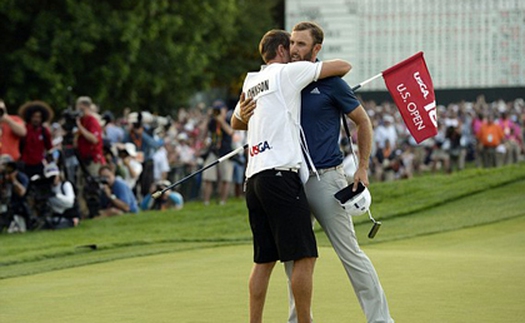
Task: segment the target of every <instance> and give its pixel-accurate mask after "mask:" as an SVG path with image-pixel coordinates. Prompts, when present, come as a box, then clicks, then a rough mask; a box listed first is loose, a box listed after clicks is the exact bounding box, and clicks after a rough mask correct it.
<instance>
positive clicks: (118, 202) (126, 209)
mask: <svg viewBox="0 0 525 323" xmlns="http://www.w3.org/2000/svg"><path fill="white" fill-rule="evenodd" d="M111 204H113V205H114V206H115V207H117V208H118V209H120V210H122V211H124V212H129V210H130V208H129V205H128V204H127V203H126V202H124V201H122V200H119V199H118V198H116V197H115V198H112V199H111Z"/></svg>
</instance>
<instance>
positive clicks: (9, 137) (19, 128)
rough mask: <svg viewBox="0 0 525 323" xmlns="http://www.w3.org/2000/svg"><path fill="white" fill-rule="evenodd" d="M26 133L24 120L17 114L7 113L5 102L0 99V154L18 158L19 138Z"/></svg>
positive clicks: (14, 158)
mask: <svg viewBox="0 0 525 323" xmlns="http://www.w3.org/2000/svg"><path fill="white" fill-rule="evenodd" d="M26 133H27V130H26V126H25V125H24V121H23V120H22V119H20V117H18V116H14V115H8V114H7V108H6V106H5V102H4V101H3V100H1V99H0V155H4V154H7V155H9V156H11V158H13V160H15V161H16V160H18V159H19V158H20V150H19V145H20V138H21V137H24V136H25V135H26Z"/></svg>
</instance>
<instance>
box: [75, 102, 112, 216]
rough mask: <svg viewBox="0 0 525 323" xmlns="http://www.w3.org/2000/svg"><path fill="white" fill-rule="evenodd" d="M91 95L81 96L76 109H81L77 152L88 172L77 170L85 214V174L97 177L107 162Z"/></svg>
mask: <svg viewBox="0 0 525 323" xmlns="http://www.w3.org/2000/svg"><path fill="white" fill-rule="evenodd" d="M92 104H93V102H92V101H91V98H90V97H87V96H81V97H79V98H78V99H77V102H76V109H77V110H78V111H80V113H81V115H82V116H81V117H80V118H78V119H77V120H76V123H77V128H78V132H77V141H76V142H77V145H76V147H77V152H78V155H77V156H78V158H79V162H80V163H82V165H83V166H85V167H84V169H85V171H87V173H88V174H83V171H82V168H83V167H79V169H78V171H77V187H78V189H79V196H80V197H81V199H80V209H81V211H82V213H83V214H87V213H88V205H87V202H86V198H85V196H84V183H85V176H92V177H96V176H97V175H98V171H99V169H100V167H101V166H102V165H104V164H106V160H105V158H104V154H103V142H102V127H101V126H100V123H99V122H98V120H97V118H96V117H95V116H93V110H92V109H91V105H92Z"/></svg>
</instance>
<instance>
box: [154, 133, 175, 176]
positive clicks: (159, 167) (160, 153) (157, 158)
mask: <svg viewBox="0 0 525 323" xmlns="http://www.w3.org/2000/svg"><path fill="white" fill-rule="evenodd" d="M157 143H158V145H159V148H158V149H157V151H156V152H155V153H154V154H153V156H152V159H153V180H154V181H155V182H158V181H160V180H165V179H167V178H168V172H169V171H170V169H171V168H170V164H169V161H168V151H167V150H166V147H164V140H162V139H158V140H157Z"/></svg>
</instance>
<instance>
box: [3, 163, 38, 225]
mask: <svg viewBox="0 0 525 323" xmlns="http://www.w3.org/2000/svg"><path fill="white" fill-rule="evenodd" d="M28 186H29V178H28V177H27V176H26V175H25V174H24V173H22V172H19V171H18V169H17V164H16V162H14V161H13V158H12V157H11V156H10V155H7V154H4V155H1V156H0V195H1V196H0V197H1V202H2V210H0V213H1V215H2V221H1V222H2V226H6V225H9V224H10V223H11V221H12V220H13V216H19V217H22V218H23V219H24V222H25V223H23V224H22V225H21V227H20V228H19V229H20V230H19V231H21V232H23V231H25V227H26V226H28V227H31V225H32V224H31V223H30V218H31V217H30V212H29V208H28V206H27V202H26V198H25V195H26V192H27V187H28ZM10 231H11V230H10ZM14 231H16V230H14ZM14 231H12V232H14Z"/></svg>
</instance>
